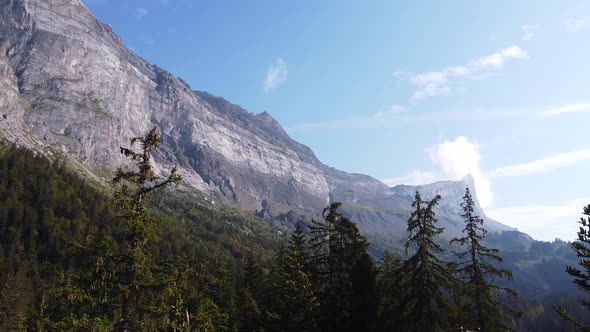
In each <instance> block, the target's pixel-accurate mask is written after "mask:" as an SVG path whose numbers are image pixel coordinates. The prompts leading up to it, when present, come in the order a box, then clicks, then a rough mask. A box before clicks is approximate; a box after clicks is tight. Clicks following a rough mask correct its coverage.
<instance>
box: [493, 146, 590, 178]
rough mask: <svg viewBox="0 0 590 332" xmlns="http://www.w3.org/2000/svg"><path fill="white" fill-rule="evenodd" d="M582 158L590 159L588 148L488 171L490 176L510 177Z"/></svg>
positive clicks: (530, 173) (578, 160)
mask: <svg viewBox="0 0 590 332" xmlns="http://www.w3.org/2000/svg"><path fill="white" fill-rule="evenodd" d="M584 160H590V150H578V151H573V152H567V153H560V154H556V155H553V156H549V157H546V158H543V159H539V160H534V161H531V162H527V163H523V164H517V165H512V166H505V167H500V168H497V169H495V170H493V171H492V172H490V176H491V177H510V176H523V175H533V174H540V173H545V172H549V171H551V170H554V169H557V168H561V167H566V166H570V165H573V164H576V163H578V162H580V161H584Z"/></svg>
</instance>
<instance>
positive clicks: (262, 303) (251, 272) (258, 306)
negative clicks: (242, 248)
mask: <svg viewBox="0 0 590 332" xmlns="http://www.w3.org/2000/svg"><path fill="white" fill-rule="evenodd" d="M243 266H244V285H243V288H242V290H241V294H240V308H239V312H240V323H239V325H240V326H239V329H240V331H244V332H253V331H256V332H257V331H263V330H264V327H265V325H268V322H269V321H270V317H272V316H273V315H272V313H270V312H268V311H267V310H266V308H267V305H266V304H267V303H266V302H267V301H266V295H267V294H266V293H267V284H266V283H267V278H266V275H265V273H264V270H263V269H262V266H261V265H260V260H259V258H258V257H257V256H256V255H254V254H253V253H252V252H248V253H247V255H246V258H245V261H244V265H243Z"/></svg>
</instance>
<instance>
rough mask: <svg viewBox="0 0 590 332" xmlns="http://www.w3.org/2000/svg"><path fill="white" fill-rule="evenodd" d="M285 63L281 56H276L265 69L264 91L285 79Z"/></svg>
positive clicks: (277, 85) (276, 86) (286, 72)
mask: <svg viewBox="0 0 590 332" xmlns="http://www.w3.org/2000/svg"><path fill="white" fill-rule="evenodd" d="M288 73H289V72H288V70H287V63H286V62H285V61H284V60H283V59H282V58H277V59H276V60H275V62H273V63H272V64H271V65H270V66H269V67H268V69H267V70H266V77H265V78H264V82H263V88H264V91H266V92H268V91H270V90H273V89H276V88H278V87H279V86H280V85H281V84H283V83H284V82H285V81H286V80H287V74H288Z"/></svg>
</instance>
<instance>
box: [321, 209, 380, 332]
mask: <svg viewBox="0 0 590 332" xmlns="http://www.w3.org/2000/svg"><path fill="white" fill-rule="evenodd" d="M340 206H341V203H338V202H337V203H333V204H331V205H330V206H329V207H327V208H326V209H324V211H323V216H324V221H323V222H317V221H313V226H311V227H310V231H311V234H312V237H311V240H310V242H311V249H312V257H311V264H310V266H311V268H312V270H311V271H312V275H313V279H314V288H315V291H316V294H317V295H318V299H319V302H320V318H319V325H320V328H321V329H322V330H323V331H353V330H354V328H355V325H354V324H355V322H360V321H368V320H370V319H368V318H367V316H371V317H372V318H374V314H375V311H376V306H375V310H374V311H365V310H363V311H359V312H354V309H353V308H355V306H356V304H355V302H356V303H370V300H369V299H367V298H366V297H370V296H373V294H372V293H364V294H358V293H356V292H354V291H353V290H354V288H355V286H359V287H364V288H365V289H368V288H369V287H373V286H367V285H368V284H370V283H374V282H375V280H374V273H373V268H374V267H373V263H372V260H371V259H370V257H368V256H365V255H366V254H367V247H368V243H367V241H366V239H365V238H364V237H363V236H362V235H360V233H359V230H358V228H357V227H356V225H355V224H354V222H352V221H351V220H350V219H348V218H346V217H344V216H343V215H342V214H341V213H339V212H338V208H340ZM361 284H362V286H361ZM367 328H369V327H365V330H367Z"/></svg>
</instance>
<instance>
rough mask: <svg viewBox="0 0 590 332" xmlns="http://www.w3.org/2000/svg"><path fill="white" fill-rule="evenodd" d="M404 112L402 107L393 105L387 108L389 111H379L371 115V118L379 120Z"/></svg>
mask: <svg viewBox="0 0 590 332" xmlns="http://www.w3.org/2000/svg"><path fill="white" fill-rule="evenodd" d="M405 110H406V108H405V107H403V106H402V105H399V104H393V105H391V107H389V109H387V110H385V111H379V112H377V113H375V114H373V117H375V118H379V119H381V118H387V117H390V116H392V115H397V114H400V113H402V112H404V111H405Z"/></svg>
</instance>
